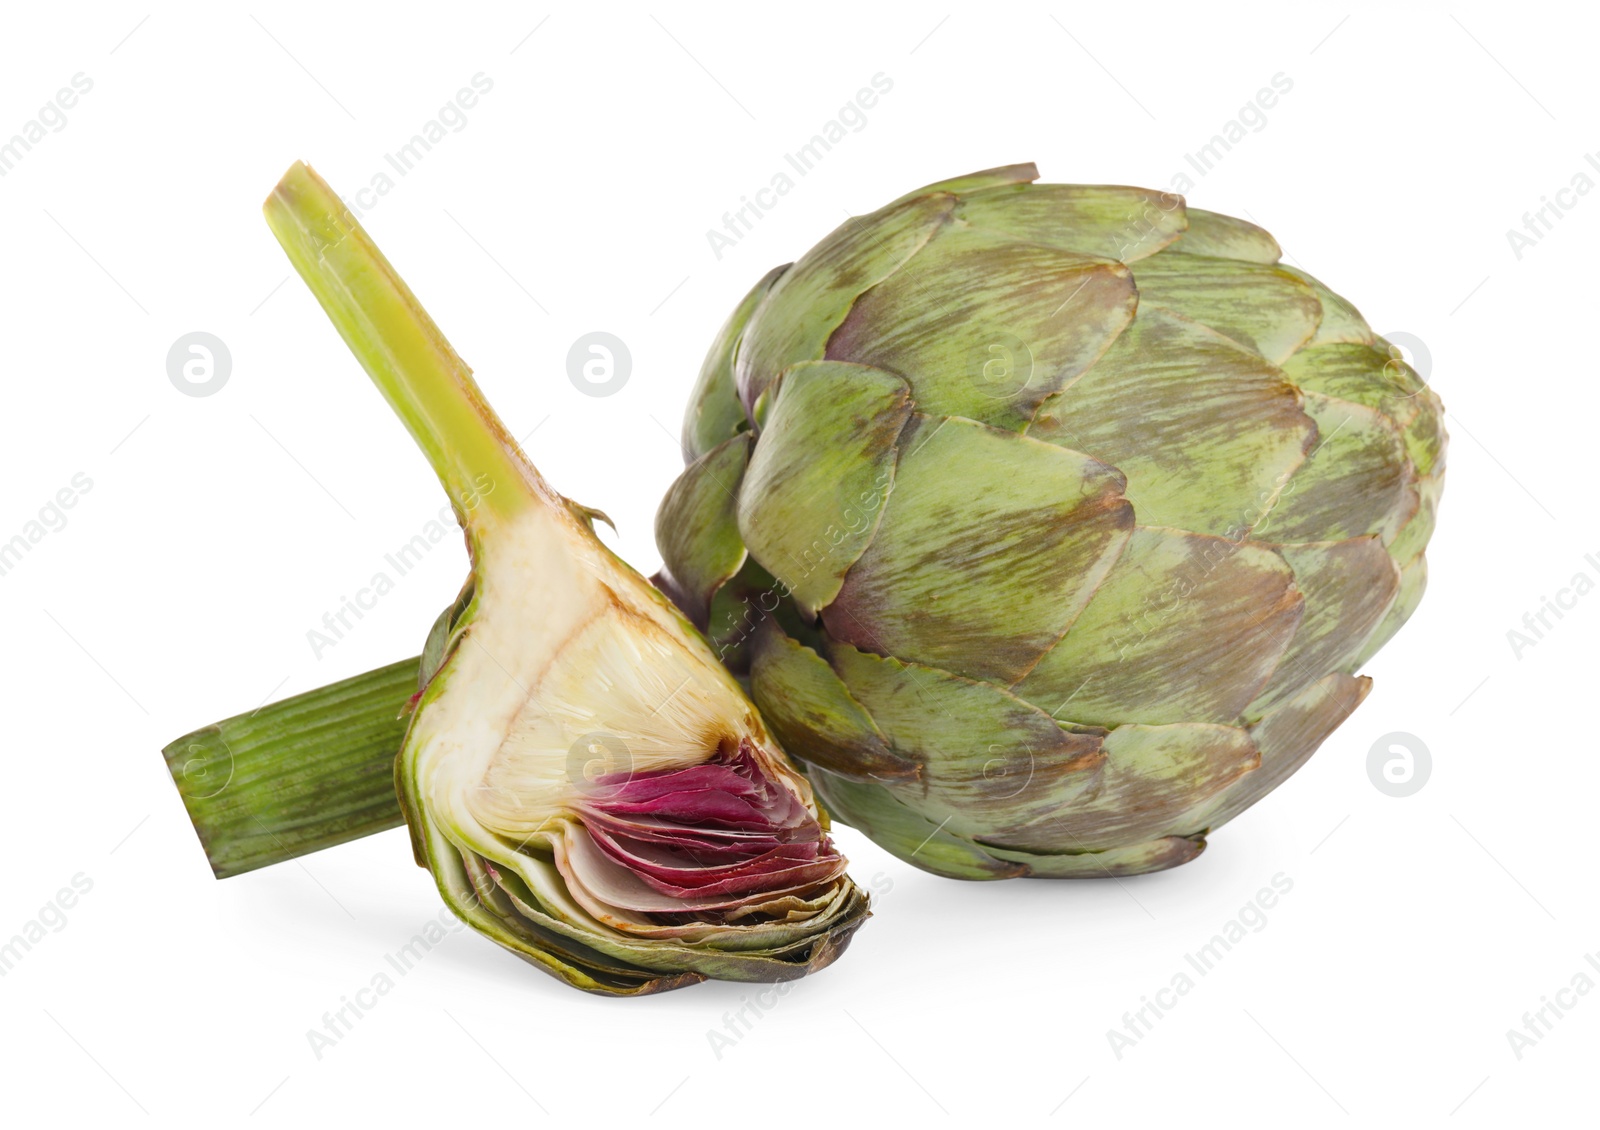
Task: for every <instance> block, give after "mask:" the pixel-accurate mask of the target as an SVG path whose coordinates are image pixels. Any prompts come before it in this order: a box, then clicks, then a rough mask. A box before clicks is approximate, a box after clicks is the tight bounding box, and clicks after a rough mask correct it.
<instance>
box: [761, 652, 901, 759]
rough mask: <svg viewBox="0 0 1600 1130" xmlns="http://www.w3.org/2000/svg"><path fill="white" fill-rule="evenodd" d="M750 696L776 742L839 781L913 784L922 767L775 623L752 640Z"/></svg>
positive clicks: (827, 669)
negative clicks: (795, 748) (800, 750)
mask: <svg viewBox="0 0 1600 1130" xmlns="http://www.w3.org/2000/svg"><path fill="white" fill-rule="evenodd" d="M753 650H754V654H753V657H752V659H751V662H750V695H751V697H752V698H754V699H755V700H756V702H757V704H758V705H759V706H760V707H761V712H762V716H763V717H764V718H766V720H767V725H769V726H771V727H772V732H773V733H774V734H775V735H776V736H777V738H778V741H779V742H780V743H781V742H784V741H787V740H791V739H792V740H793V741H794V742H795V743H796V744H797V745H803V746H804V747H805V750H806V756H807V759H808V761H809V762H810V763H811V764H812V765H814V766H819V767H821V768H823V769H827V770H830V771H831V772H834V773H836V774H838V775H839V776H842V777H852V778H863V779H877V780H904V779H915V778H916V777H917V776H919V775H920V774H921V772H922V767H921V765H920V764H919V763H918V762H916V761H913V760H911V759H910V758H908V757H905V756H903V755H902V754H899V753H896V752H895V751H894V750H893V749H891V748H890V745H889V740H888V739H887V738H886V737H884V735H883V733H882V731H880V730H879V729H878V727H877V726H876V725H875V724H874V723H873V721H872V718H871V716H870V715H868V714H867V712H866V710H865V709H863V708H862V706H861V704H860V703H859V702H857V701H856V700H855V699H854V698H853V697H852V696H851V694H850V690H849V688H848V687H846V686H845V685H844V682H843V681H842V680H841V679H840V678H839V676H838V675H837V674H835V673H834V670H833V668H832V667H830V666H829V665H828V661H827V660H826V659H824V658H823V657H822V656H820V655H818V654H817V653H816V652H815V651H813V650H812V649H811V648H809V647H806V646H805V645H804V644H802V643H800V642H799V641H797V640H793V639H790V638H789V636H787V635H786V634H785V633H784V631H783V629H782V628H780V627H779V626H778V625H777V622H776V621H772V620H769V621H767V622H766V623H764V624H763V625H762V626H761V628H760V629H758V630H757V632H756V635H755V644H754V649H753Z"/></svg>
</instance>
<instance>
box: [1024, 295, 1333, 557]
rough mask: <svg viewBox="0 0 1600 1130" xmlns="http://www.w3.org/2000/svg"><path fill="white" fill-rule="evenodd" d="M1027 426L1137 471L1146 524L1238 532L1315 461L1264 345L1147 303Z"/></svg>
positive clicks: (1132, 477)
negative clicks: (1253, 345) (1257, 348)
mask: <svg viewBox="0 0 1600 1130" xmlns="http://www.w3.org/2000/svg"><path fill="white" fill-rule="evenodd" d="M1027 434H1028V435H1029V436H1032V437H1033V438H1035V439H1039V440H1043V441H1045V442H1046V443H1053V444H1056V445H1058V446H1061V447H1068V448H1072V449H1073V450H1075V451H1081V452H1083V453H1085V454H1086V455H1090V456H1092V457H1094V458H1095V459H1098V460H1100V461H1101V462H1102V463H1106V464H1108V465H1110V466H1113V467H1116V468H1117V469H1118V470H1119V471H1121V472H1122V473H1123V474H1124V475H1126V476H1127V479H1128V488H1127V492H1126V493H1127V497H1128V500H1129V501H1130V502H1132V503H1133V509H1134V513H1135V515H1136V516H1137V518H1138V521H1139V524H1140V525H1143V526H1170V527H1173V528H1175V529H1183V530H1194V531H1195V532H1197V533H1204V534H1216V535H1219V536H1223V537H1231V538H1235V539H1237V538H1242V537H1244V536H1245V535H1246V534H1247V533H1248V532H1249V531H1250V529H1251V527H1253V526H1254V525H1255V524H1256V522H1258V521H1259V520H1260V519H1261V517H1262V516H1263V515H1264V514H1265V513H1266V511H1267V509H1268V508H1269V507H1270V505H1271V503H1272V500H1273V499H1274V498H1275V497H1276V495H1277V493H1278V490H1279V488H1281V487H1282V485H1283V484H1284V483H1285V482H1286V481H1287V480H1288V478H1289V476H1290V475H1292V474H1293V473H1294V471H1295V469H1296V468H1298V467H1299V466H1300V465H1301V463H1303V462H1304V461H1305V458H1306V452H1307V451H1308V450H1310V448H1311V446H1312V444H1313V442H1314V440H1315V437H1316V425H1315V424H1314V423H1313V422H1312V420H1311V417H1309V416H1307V415H1306V413H1305V411H1304V410H1303V409H1302V407H1301V396H1300V393H1299V391H1298V390H1297V389H1296V388H1295V386H1294V385H1293V384H1291V383H1289V382H1288V381H1287V380H1286V379H1285V378H1284V375H1283V373H1282V372H1281V371H1279V370H1278V369H1276V368H1274V367H1273V366H1272V365H1269V364H1268V363H1267V362H1266V361H1264V360H1262V359H1261V357H1260V355H1259V354H1257V353H1254V352H1253V351H1251V350H1247V349H1245V348H1243V347H1242V346H1240V345H1238V344H1237V343H1235V342H1233V341H1232V340H1230V339H1229V338H1226V337H1223V336H1222V335H1221V334H1219V333H1217V332H1216V331H1215V330H1211V329H1207V328H1206V327H1205V326H1202V325H1200V324H1199V323H1197V322H1191V321H1189V320H1187V319H1185V318H1181V317H1179V316H1178V315H1176V314H1174V313H1172V312H1171V311H1170V310H1163V309H1162V308H1160V307H1158V306H1146V307H1141V308H1140V310H1139V312H1138V314H1137V315H1136V316H1135V317H1134V319H1133V324H1132V325H1130V326H1129V327H1128V329H1127V331H1126V332H1125V333H1124V334H1123V335H1122V336H1121V337H1120V338H1118V339H1117V342H1116V344H1115V345H1113V346H1112V347H1111V348H1110V349H1109V350H1108V351H1107V352H1106V355H1105V356H1104V357H1102V358H1101V359H1100V361H1099V363H1098V364H1096V365H1095V366H1094V368H1092V369H1091V370H1089V372H1087V373H1085V374H1084V375H1083V376H1082V377H1080V378H1078V379H1077V380H1076V381H1074V382H1073V383H1072V384H1070V385H1068V386H1067V387H1066V388H1064V389H1063V390H1062V391H1060V392H1058V393H1056V394H1055V395H1054V396H1052V397H1050V398H1049V399H1048V400H1046V401H1045V402H1044V404H1043V405H1042V406H1041V407H1040V409H1039V414H1038V418H1037V419H1036V420H1035V421H1034V422H1033V424H1032V426H1031V427H1029V428H1028V432H1027Z"/></svg>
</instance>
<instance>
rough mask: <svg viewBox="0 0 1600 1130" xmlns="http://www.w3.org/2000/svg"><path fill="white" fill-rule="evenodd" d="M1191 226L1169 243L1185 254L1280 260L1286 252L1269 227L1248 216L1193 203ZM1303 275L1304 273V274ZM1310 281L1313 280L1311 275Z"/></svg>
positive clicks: (1246, 260)
mask: <svg viewBox="0 0 1600 1130" xmlns="http://www.w3.org/2000/svg"><path fill="white" fill-rule="evenodd" d="M1188 212H1189V226H1188V229H1187V230H1185V231H1184V233H1183V237H1182V238H1181V239H1179V240H1177V241H1176V242H1174V243H1172V244H1171V245H1169V249H1170V250H1172V251H1180V252H1182V253H1183V254H1185V255H1204V256H1207V257H1209V258H1212V259H1241V260H1243V261H1244V262H1246V263H1264V264H1267V265H1269V266H1270V265H1271V264H1273V263H1276V262H1277V261H1278V259H1279V257H1280V256H1282V255H1283V249H1282V248H1280V247H1279V246H1278V241H1277V240H1275V239H1273V238H1272V236H1271V234H1270V233H1268V232H1267V230H1266V229H1265V228H1259V227H1257V226H1256V225H1255V224H1252V223H1251V222H1250V221H1248V220H1240V219H1236V218H1235V217H1233V216H1224V215H1222V214H1221V213H1220V212H1207V211H1206V210H1205V209H1203V208H1194V207H1191V208H1189V210H1188ZM1302 277H1303V276H1302ZM1306 281H1308V282H1309V281H1310V280H1309V279H1307V280H1306Z"/></svg>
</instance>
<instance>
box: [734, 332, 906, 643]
mask: <svg viewBox="0 0 1600 1130" xmlns="http://www.w3.org/2000/svg"><path fill="white" fill-rule="evenodd" d="M774 387H775V390H776V396H775V399H774V401H773V403H772V407H771V409H770V411H769V413H768V416H767V420H766V422H765V425H764V426H763V429H762V433H761V443H760V444H759V446H757V448H756V454H755V455H754V457H753V458H752V459H751V461H750V467H749V470H748V471H746V472H745V475H744V483H743V486H742V487H741V488H740V489H739V497H738V507H737V515H738V532H739V534H741V535H742V537H743V543H744V544H745V545H747V546H749V547H750V551H751V552H752V553H754V554H755V556H756V558H757V559H758V560H759V561H760V562H761V563H762V564H763V565H764V566H765V567H766V569H767V571H768V572H770V573H771V574H772V575H773V576H774V577H776V578H777V579H778V580H780V581H782V582H783V584H784V585H785V587H786V588H787V589H788V591H789V593H790V594H791V595H792V596H793V597H794V599H795V602H796V603H797V604H798V605H799V606H800V608H801V609H802V610H804V611H805V612H806V613H808V614H813V615H814V614H815V613H816V611H817V610H818V609H819V608H821V607H822V606H824V605H826V604H829V603H831V602H832V601H833V599H834V598H835V597H836V596H838V595H839V589H840V588H841V587H842V586H843V584H844V577H845V574H846V573H847V572H849V570H850V567H851V566H852V565H854V564H855V563H856V561H857V559H859V558H860V556H861V554H862V552H863V551H864V550H865V549H866V547H867V544H868V543H869V542H870V541H871V540H872V535H873V533H874V531H875V530H877V528H878V523H879V521H880V520H881V519H882V517H883V511H884V504H885V502H886V501H887V500H888V498H889V496H890V492H891V491H892V490H893V488H894V475H895V456H896V453H897V447H896V445H897V444H898V442H899V439H900V433H901V432H902V431H903V430H904V428H905V426H906V422H907V421H908V420H909V419H910V418H911V400H910V389H909V388H908V387H907V385H906V382H905V381H903V380H902V379H900V378H899V377H897V376H895V375H894V374H892V373H886V372H884V371H883V370H881V369H873V368H869V367H867V366H864V365H851V364H846V363H844V362H839V361H802V362H800V363H799V364H797V365H794V366H792V367H791V368H789V369H787V370H786V371H785V372H784V373H783V376H782V377H781V378H780V379H779V381H778V384H777V385H776V386H774ZM730 575H731V574H730Z"/></svg>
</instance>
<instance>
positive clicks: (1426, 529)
mask: <svg viewBox="0 0 1600 1130" xmlns="http://www.w3.org/2000/svg"><path fill="white" fill-rule="evenodd" d="M1414 485H1415V486H1416V488H1417V500H1418V505H1417V512H1416V513H1415V514H1413V515H1412V516H1411V520H1410V521H1409V522H1407V523H1406V524H1405V525H1403V526H1401V527H1400V533H1399V534H1398V535H1396V537H1395V539H1394V541H1392V542H1390V543H1389V553H1390V554H1391V555H1392V556H1393V557H1394V559H1395V560H1396V561H1400V562H1407V561H1411V560H1414V559H1415V558H1416V557H1418V556H1420V555H1421V553H1422V551H1423V549H1424V548H1425V547H1426V546H1427V544H1428V541H1429V539H1430V538H1432V537H1433V527H1434V524H1435V523H1436V522H1437V521H1438V520H1439V498H1440V495H1441V494H1442V493H1443V492H1444V473H1443V472H1442V471H1440V472H1438V473H1436V474H1432V475H1425V476H1424V477H1422V478H1420V479H1418V480H1417V481H1416V483H1415V484H1414Z"/></svg>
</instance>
